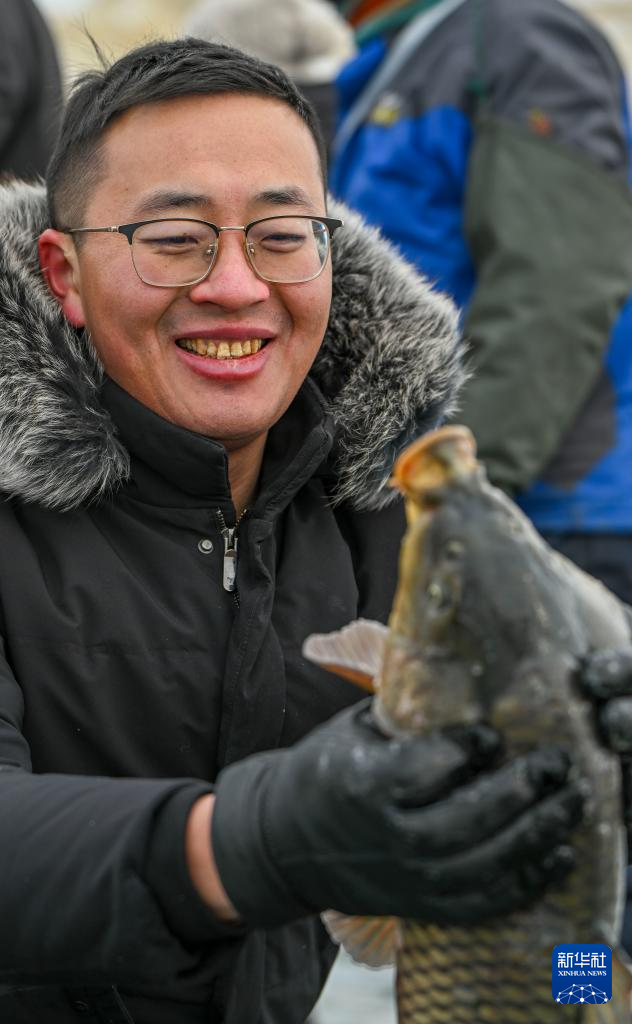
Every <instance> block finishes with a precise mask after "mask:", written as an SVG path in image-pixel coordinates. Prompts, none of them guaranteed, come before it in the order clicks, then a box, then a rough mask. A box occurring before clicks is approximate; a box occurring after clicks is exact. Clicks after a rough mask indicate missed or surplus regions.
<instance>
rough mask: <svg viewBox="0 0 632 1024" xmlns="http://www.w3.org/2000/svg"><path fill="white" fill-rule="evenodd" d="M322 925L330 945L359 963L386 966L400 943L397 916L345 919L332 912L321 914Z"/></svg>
mask: <svg viewBox="0 0 632 1024" xmlns="http://www.w3.org/2000/svg"><path fill="white" fill-rule="evenodd" d="M321 918H322V920H323V924H324V925H325V927H326V929H327V931H328V932H329V934H330V935H331V937H332V939H333V940H334V942H337V943H338V944H339V945H341V946H342V948H343V949H344V950H346V952H347V953H348V954H349V955H350V956H351V957H352V958H353V959H354V960H355V961H356V963H359V964H366V965H367V967H390V966H392V965H393V964H394V963H395V961H396V957H397V950H398V949H399V948H400V946H401V944H402V934H401V929H400V927H399V918H397V917H347V915H346V914H339V913H338V912H337V911H336V910H326V911H325V913H324V914H321Z"/></svg>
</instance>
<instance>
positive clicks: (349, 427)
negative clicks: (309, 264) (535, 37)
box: [0, 182, 463, 511]
mask: <svg viewBox="0 0 632 1024" xmlns="http://www.w3.org/2000/svg"><path fill="white" fill-rule="evenodd" d="M330 209H331V212H332V214H333V215H334V216H340V217H341V218H342V219H343V220H344V221H345V227H344V228H342V229H341V230H340V231H339V232H338V233H337V235H336V238H335V241H334V244H333V264H334V291H333V302H332V309H331V316H330V320H329V326H328V329H327V333H326V335H325V338H324V341H323V345H322V348H321V350H320V352H319V355H318V357H317V359H316V362H315V364H314V366H313V368H312V371H311V376H312V377H313V379H314V380H315V381H316V383H317V384H318V386H319V387H320V389H321V390H322V392H323V394H324V395H325V397H326V399H327V401H328V403H329V404H330V407H331V411H332V414H333V417H334V420H335V423H336V428H337V437H336V452H337V475H338V485H337V488H336V491H335V499H336V500H339V501H343V500H345V501H349V502H350V503H351V504H352V506H353V507H354V508H356V509H358V510H362V511H366V510H370V509H378V508H381V507H384V506H385V505H386V504H388V503H389V501H390V500H391V499H392V496H393V492H392V491H391V489H390V488H388V487H387V480H388V477H389V475H390V473H391V470H392V466H393V462H394V460H395V458H396V457H397V455H398V454H399V452H400V451H401V450H402V449H403V448H404V447H405V446H406V445H407V444H409V443H410V441H411V440H413V438H415V437H416V436H418V435H419V434H421V433H423V432H424V431H426V430H428V429H430V428H431V427H433V426H434V425H436V424H437V422H438V421H439V420H440V418H441V417H442V416H443V415H445V414H446V413H447V412H448V411H451V409H452V407H453V402H454V397H455V394H456V391H457V390H458V387H459V386H460V384H461V383H462V380H463V370H462V368H461V364H460V359H459V351H458V345H457V315H456V312H455V309H454V307H453V306H452V304H451V303H450V301H449V300H448V299H446V298H445V297H443V296H440V295H437V294H436V293H435V292H433V291H431V289H430V287H429V285H428V283H427V282H426V281H424V280H423V278H421V277H419V275H417V274H416V273H415V271H414V270H413V269H412V268H411V267H410V266H409V265H407V264H406V263H405V262H404V261H403V260H402V259H400V258H399V257H398V256H397V255H396V254H395V252H394V250H393V249H392V248H390V247H389V246H388V245H387V244H386V242H384V241H383V240H380V241H378V234H377V232H376V231H375V230H373V229H371V228H368V227H366V226H365V225H364V224H363V223H362V221H361V220H360V218H359V217H358V216H357V215H356V214H354V213H352V212H351V211H350V210H348V209H346V208H344V207H341V206H340V204H337V203H333V202H332V203H331V205H330ZM0 225H1V230H0V490H1V491H3V492H4V493H5V494H6V495H8V496H11V497H19V498H21V499H23V500H26V501H29V502H35V503H37V504H40V505H42V506H44V507H47V508H51V509H58V510H60V511H61V510H69V509H75V508H78V507H80V506H81V505H83V504H86V503H88V502H91V501H95V500H98V499H99V497H100V496H102V495H104V494H106V493H108V492H110V491H112V490H114V489H116V487H117V486H118V485H119V484H120V483H121V482H122V481H123V480H125V478H126V477H127V474H128V472H129V456H128V453H127V451H126V450H125V449H124V448H123V446H122V445H121V443H120V441H119V440H118V439H117V433H116V427H115V425H114V423H113V422H112V420H111V418H110V417H109V415H108V413H107V412H106V411H105V409H104V408H103V407H102V406H101V404H100V402H99V388H100V384H101V381H102V379H103V370H102V367H101V366H100V364H99V361H98V359H97V358H96V357H95V355H94V353H93V351H92V348H91V345H90V342H89V339H88V338H87V337H86V335H85V332H77V331H76V330H75V329H74V328H72V327H71V326H70V325H69V324H68V322H67V321H66V320H65V318H64V317H63V315H62V313H61V311H60V309H59V307H58V305H57V303H56V302H55V300H54V299H53V298H52V297H51V296H50V294H49V292H48V289H47V287H46V284H45V283H44V281H43V278H42V276H41V273H40V271H39V267H38V263H37V248H36V240H37V236H38V234H39V233H40V232H41V231H42V230H43V229H44V227H45V226H46V202H45V194H44V189H43V188H42V187H41V186H37V185H28V184H25V183H23V182H13V183H10V184H9V185H6V186H4V187H1V188H0Z"/></svg>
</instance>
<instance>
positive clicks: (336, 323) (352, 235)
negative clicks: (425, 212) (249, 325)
mask: <svg viewBox="0 0 632 1024" xmlns="http://www.w3.org/2000/svg"><path fill="white" fill-rule="evenodd" d="M329 210H330V212H331V213H332V214H333V215H334V216H337V217H340V218H341V219H342V220H344V222H345V226H344V228H341V229H340V232H339V233H338V234H337V235H336V236H335V238H334V248H333V266H334V298H333V302H332V308H331V315H330V317H329V326H328V329H327V333H326V335H325V340H324V342H323V346H322V348H321V350H320V352H319V355H318V358H317V360H316V363H315V365H314V368H313V371H312V375H313V377H314V379H315V380H316V382H317V384H318V385H319V387H320V388H321V390H322V392H323V394H324V395H325V396H326V397H327V398H329V399H330V401H331V407H332V412H333V414H334V417H335V419H336V423H337V425H338V431H339V434H338V453H339V454H338V465H337V469H338V486H337V491H336V496H335V497H336V501H345V500H346V501H350V502H351V503H352V505H353V506H354V507H355V508H357V509H362V510H364V509H366V510H369V509H378V508H383V507H384V506H386V505H388V504H389V503H390V502H391V501H392V500H394V499H395V497H396V494H395V493H394V492H393V490H392V489H391V488H390V487H388V483H387V481H388V479H389V477H390V475H391V472H392V469H393V463H394V462H395V459H396V458H397V456H398V455H399V454H400V452H402V451H403V450H404V448H405V447H406V446H407V445H408V444H410V442H411V441H413V440H414V439H415V438H416V437H419V435H420V434H423V433H425V432H426V431H427V430H431V429H432V428H433V427H436V426H437V424H438V423H439V422H440V421H441V419H442V418H443V417H444V416H447V415H448V414H449V413H451V412H453V411H454V409H455V402H456V394H457V391H458V389H459V388H460V387H461V385H462V384H463V382H464V380H465V373H464V370H463V367H462V365H461V356H462V349H461V346H460V345H459V344H458V333H457V330H458V315H457V311H456V308H455V306H454V305H453V303H452V302H451V300H450V299H448V298H447V297H446V296H445V295H440V294H439V293H437V292H435V291H433V290H432V289H431V288H430V286H429V284H428V282H427V281H426V280H425V278H423V277H421V276H420V275H419V274H418V273H417V272H416V271H415V270H414V269H413V267H412V266H411V265H410V264H408V263H406V262H405V261H404V260H403V259H402V258H401V257H400V256H399V255H398V254H397V252H396V250H395V249H394V248H393V247H392V246H391V245H389V244H388V243H387V242H386V241H385V239H384V238H382V237H381V235H380V233H379V232H378V231H377V230H376V229H375V228H370V227H368V225H366V224H365V223H364V222H363V221H362V219H361V218H360V217H359V216H358V214H356V213H353V212H352V211H351V210H350V209H348V208H347V207H344V206H342V204H340V203H335V202H330V203H329Z"/></svg>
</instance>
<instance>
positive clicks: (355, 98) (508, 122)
mask: <svg viewBox="0 0 632 1024" xmlns="http://www.w3.org/2000/svg"><path fill="white" fill-rule="evenodd" d="M341 6H342V9H343V10H344V12H345V13H346V15H347V17H348V18H349V20H350V22H351V24H352V25H353V27H354V29H355V31H356V38H357V41H358V44H359V47H360V49H359V53H358V55H357V57H356V58H355V59H354V60H353V61H352V62H351V63H350V64H348V65H347V66H346V67H345V68H344V69H343V71H342V73H341V76H340V78H339V91H340V96H341V103H342V108H343V109H342V123H341V126H340V128H339V131H338V134H337V137H336V142H335V148H334V154H333V162H332V169H331V188H332V191H333V192H334V194H335V195H337V196H338V197H339V198H341V199H343V200H344V201H345V202H347V203H349V205H351V206H353V207H355V208H356V209H357V210H359V211H360V212H361V213H362V214H363V216H364V217H365V218H366V219H367V220H368V221H369V222H370V223H372V224H376V225H379V226H380V228H381V229H382V231H383V232H384V233H385V234H386V236H387V237H388V238H389V239H390V240H391V241H393V242H394V243H396V245H397V247H398V249H399V250H400V251H401V252H402V253H403V254H404V255H405V256H406V257H407V258H408V259H410V260H411V261H412V262H413V263H414V264H415V265H416V266H417V268H418V269H419V270H421V271H422V272H424V273H425V274H427V275H428V276H429V277H430V278H431V279H432V280H433V281H434V282H435V284H436V287H437V288H438V289H440V290H442V291H445V292H447V293H448V294H449V295H451V296H452V297H453V298H454V299H455V301H456V302H457V303H458V305H459V307H460V308H461V310H462V311H463V329H464V335H465V339H466V343H467V346H468V348H469V354H470V361H471V368H472V370H473V371H474V372H473V375H472V377H471V379H470V381H469V382H468V384H467V385H466V387H465V390H464V392H463V393H462V396H461V403H460V405H461V408H460V411H459V412H458V417H457V418H458V420H459V421H461V422H463V423H466V424H467V425H468V426H470V427H471V428H472V430H473V431H474V433H475V435H476V438H477V442H478V447H479V453H480V457H481V458H482V460H483V461H484V462H485V464H486V466H487V471H488V473H489V476H490V478H491V479H492V481H493V482H494V483H495V484H497V485H498V486H500V487H502V488H503V489H504V490H506V491H507V492H508V493H509V494H511V495H512V496H513V497H514V498H515V499H516V500H517V501H518V503H519V504H520V505H521V506H522V507H523V509H524V510H525V511H526V512H527V514H528V515H529V516H530V517H531V519H532V520H533V522H534V523H535V525H536V526H537V528H538V529H539V530H540V531H541V532H542V533H543V534H544V535H545V536H546V538H547V539H548V540H549V542H550V543H552V544H553V545H554V546H555V547H557V548H559V549H560V550H561V551H563V552H564V553H565V554H567V555H568V556H570V557H571V558H572V559H573V560H574V561H575V562H576V563H577V564H579V565H580V566H581V567H582V568H584V569H586V570H587V571H588V572H590V573H592V574H593V575H594V576H597V577H598V578H600V579H602V580H603V581H604V582H605V583H606V584H607V585H608V586H609V587H610V588H611V589H612V590H613V591H614V592H615V593H617V594H618V595H619V596H620V597H621V598H622V599H623V600H625V601H627V602H628V603H632V482H631V479H630V466H632V302H631V301H630V295H631V294H632V199H631V192H630V188H629V181H630V174H631V155H630V138H631V134H630V122H629V117H628V110H627V104H626V89H625V83H624V75H623V72H622V68H621V66H620V64H619V62H618V60H617V58H616V56H615V54H614V53H613V51H612V49H611V48H610V46H609V44H608V43H607V41H606V40H605V38H604V37H603V35H602V34H601V32H600V31H599V30H598V29H597V28H596V27H595V26H594V25H593V24H592V23H591V22H590V21H589V20H588V19H587V18H586V17H585V16H584V15H583V14H581V13H579V12H578V11H577V10H575V9H573V8H571V7H569V6H568V5H566V4H564V3H561V2H559V0H521V3H519V4H516V3H515V2H513V0H434V2H432V0H425V2H408V3H401V2H397V3H395V2H393V0H390V2H389V0H370V2H369V0H360V2H357V0H356V2H351V3H345V4H342V5H341Z"/></svg>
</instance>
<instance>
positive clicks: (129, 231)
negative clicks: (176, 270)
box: [61, 213, 344, 288]
mask: <svg viewBox="0 0 632 1024" xmlns="http://www.w3.org/2000/svg"><path fill="white" fill-rule="evenodd" d="M268 220H311V221H316V223H317V224H324V225H325V227H326V228H327V232H328V234H329V238H330V240H331V239H333V237H334V232H335V231H337V230H338V228H341V227H342V226H343V224H344V221H342V220H338V219H337V218H336V217H315V216H312V215H311V214H309V213H280V214H277V215H276V216H269V217H258V218H257V220H251V221H250V223H249V224H213V222H212V221H210V220H201V219H200V218H199V217H153V218H151V219H150V220H137V221H134V223H132V224H112V225H111V226H110V227H102V228H63V229H61V230H62V231H63V233H64V234H65V235H80V234H92V233H97V234H99V233H105V234H120V235H125V237H126V239H127V241H128V242H129V244H130V247H131V246H132V244H133V238H134V232H135V231H137V230H138V228H142V227H144V226H145V225H146V224H165V223H167V224H168V223H170V222H172V221H180V222H181V223H182V222H184V223H185V224H204V226H205V227H208V228H212V230H213V231H214V232H215V234H216V235H217V240H218V242H219V237H220V235H221V233H222V231H243V233H244V252H245V254H246V258H247V260H248V263H249V264H250V266H251V268H252V270H253V273H255V274H256V275H257V277H259V278H261V280H262V281H267V282H268V283H269V284H306V283H307V282H308V281H315V280H316V278H317V277H320V275H321V274H322V272H323V270H324V269H325V267H326V265H327V260H326V259H325V261H324V263H323V264H322V266H321V267H320V269H319V270H318V272H317V273H316V274H314V275H313V276H312V277H308V278H305V279H303V280H301V281H285V282H283V281H276V280H274V279H273V278H269V277H265V276H264V275H263V274H261V273H260V272H259V271H258V270H257V268H256V267H255V265H254V263H253V260H252V254H251V252H250V250H249V246H248V232H249V231H250V229H251V228H253V227H255V226H256V225H257V224H263V223H265V221H268ZM218 252H219V244H218V245H217V246H216V248H215V251H214V254H213V258H212V260H211V262H210V264H209V265H208V267H207V269H206V270H205V272H204V273H203V274H202V275H201V276H200V277H197V278H196V279H195V280H194V281H186V282H184V283H183V284H156V283H155V282H152V281H146V280H145V278H144V277H142V276H141V274H140V271H139V270H138V267H137V266H136V263H135V262H134V255H133V252H132V264H133V267H134V270H135V271H136V273H137V275H138V277H139V278H140V280H141V281H142V282H143V284H147V285H149V286H150V287H151V288H190V287H191V286H192V285H194V284H199V283H200V281H203V280H204V279H205V278H206V277H208V275H209V274H210V273H211V271H212V269H213V267H214V266H215V262H216V260H217V255H218ZM327 254H328V255H329V250H328V253H327Z"/></svg>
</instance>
